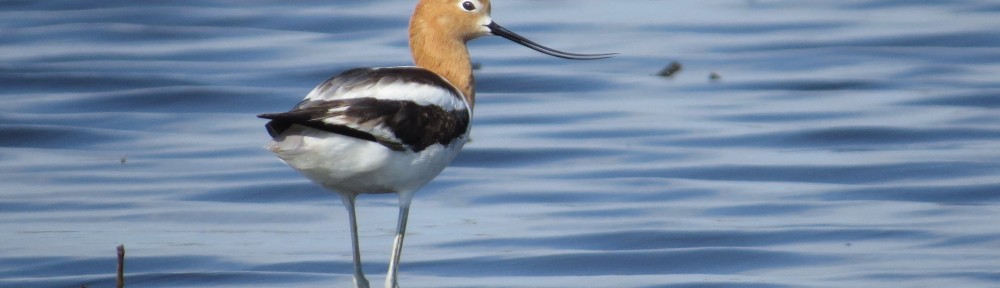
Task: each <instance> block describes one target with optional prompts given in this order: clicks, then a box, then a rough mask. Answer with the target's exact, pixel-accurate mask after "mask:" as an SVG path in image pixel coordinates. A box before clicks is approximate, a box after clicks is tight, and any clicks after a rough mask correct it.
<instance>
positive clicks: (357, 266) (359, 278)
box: [340, 194, 369, 288]
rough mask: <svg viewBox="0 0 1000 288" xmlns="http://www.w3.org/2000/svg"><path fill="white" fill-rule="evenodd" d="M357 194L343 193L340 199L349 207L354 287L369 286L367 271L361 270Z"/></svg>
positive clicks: (365, 287) (363, 287) (364, 287)
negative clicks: (355, 203)
mask: <svg viewBox="0 0 1000 288" xmlns="http://www.w3.org/2000/svg"><path fill="white" fill-rule="evenodd" d="M356 197H357V195H347V194H345V195H341V198H340V200H341V201H344V207H346V208H347V215H348V218H350V220H351V245H353V246H354V287H355V288H369V287H368V279H365V272H364V271H362V270H361V245H360V243H358V219H357V216H356V213H355V210H354V198H356Z"/></svg>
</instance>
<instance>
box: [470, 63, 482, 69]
mask: <svg viewBox="0 0 1000 288" xmlns="http://www.w3.org/2000/svg"><path fill="white" fill-rule="evenodd" d="M479 69H483V63H481V62H474V63H472V70H479Z"/></svg>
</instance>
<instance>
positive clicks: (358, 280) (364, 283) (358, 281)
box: [354, 276, 370, 288]
mask: <svg viewBox="0 0 1000 288" xmlns="http://www.w3.org/2000/svg"><path fill="white" fill-rule="evenodd" d="M354 288H370V287H369V286H368V279H365V276H354Z"/></svg>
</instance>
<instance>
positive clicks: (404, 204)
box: [385, 192, 413, 288]
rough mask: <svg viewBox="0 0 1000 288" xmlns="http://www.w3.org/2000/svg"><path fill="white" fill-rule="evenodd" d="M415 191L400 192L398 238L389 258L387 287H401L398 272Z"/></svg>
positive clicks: (393, 244)
mask: <svg viewBox="0 0 1000 288" xmlns="http://www.w3.org/2000/svg"><path fill="white" fill-rule="evenodd" d="M411 200H413V192H399V220H397V222H396V239H395V241H393V243H392V258H391V259H389V274H388V275H387V276H386V277H385V288H399V282H398V281H397V279H396V272H397V271H399V257H400V256H401V255H402V253H403V237H404V236H405V235H406V218H407V216H408V215H409V214H410V202H411Z"/></svg>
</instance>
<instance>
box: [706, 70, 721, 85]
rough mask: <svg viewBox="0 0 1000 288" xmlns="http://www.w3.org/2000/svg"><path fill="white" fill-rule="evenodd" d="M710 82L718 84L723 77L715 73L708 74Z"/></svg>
mask: <svg viewBox="0 0 1000 288" xmlns="http://www.w3.org/2000/svg"><path fill="white" fill-rule="evenodd" d="M708 80H709V81H712V82H718V81H719V80H722V75H719V73H715V72H714V71H713V72H712V73H709V74H708Z"/></svg>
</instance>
